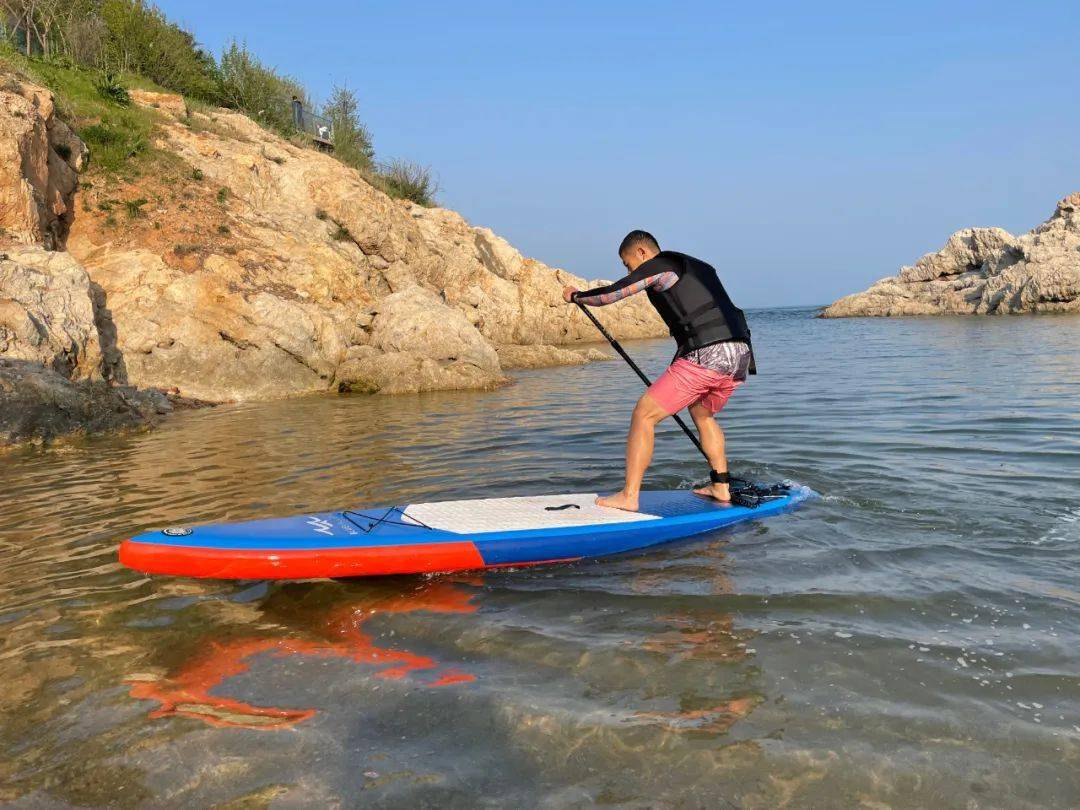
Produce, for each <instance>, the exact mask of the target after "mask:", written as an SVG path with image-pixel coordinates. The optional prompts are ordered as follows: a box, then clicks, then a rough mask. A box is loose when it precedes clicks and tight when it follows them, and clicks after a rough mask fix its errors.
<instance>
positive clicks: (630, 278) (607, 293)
mask: <svg viewBox="0 0 1080 810" xmlns="http://www.w3.org/2000/svg"><path fill="white" fill-rule="evenodd" d="M678 280H679V277H678V275H676V274H675V273H673V272H672V271H670V270H664V271H662V272H659V273H652V274H646V273H640V274H639V273H638V272H636V271H635V272H633V273H628V274H627V275H626V277H625V278H621V279H619V280H618V281H616V282H615V283H614V284H608V285H607V286H606V287H595V288H593V289H591V290H585V291H583V292H576V293H574V296H573V300H574V303H577V304H585V305H586V306H590V307H605V306H607V305H608V304H614V303H615V302H616V301H621V300H623V299H624V298H629V297H630V296H631V295H635V294H637V293H639V292H643V291H644V290H648V289H652V290H653V291H654V292H663V291H664V290H667V289H669V288H671V287H672V286H674V284H675V282H676V281H678Z"/></svg>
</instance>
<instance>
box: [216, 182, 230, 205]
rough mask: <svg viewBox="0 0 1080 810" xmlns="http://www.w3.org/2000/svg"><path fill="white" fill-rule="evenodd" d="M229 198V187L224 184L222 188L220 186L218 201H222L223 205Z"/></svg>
mask: <svg viewBox="0 0 1080 810" xmlns="http://www.w3.org/2000/svg"><path fill="white" fill-rule="evenodd" d="M228 199H229V190H228V189H227V188H225V186H222V187H221V188H219V189H218V190H217V201H218V202H219V203H221V204H222V205H224V204H225V202H226V201H227V200H228Z"/></svg>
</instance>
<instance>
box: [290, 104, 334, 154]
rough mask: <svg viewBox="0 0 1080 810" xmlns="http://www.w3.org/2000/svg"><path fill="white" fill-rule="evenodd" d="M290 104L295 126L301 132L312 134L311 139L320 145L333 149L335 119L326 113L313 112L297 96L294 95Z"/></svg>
mask: <svg viewBox="0 0 1080 810" xmlns="http://www.w3.org/2000/svg"><path fill="white" fill-rule="evenodd" d="M290 105H291V106H292V120H293V126H295V127H296V128H297V129H298V130H300V131H301V132H304V133H307V134H308V135H309V136H311V139H312V140H313V141H315V142H316V143H317V144H319V145H320V146H324V147H326V148H327V149H333V148H334V123H333V121H331V120H330V119H329V118H327V117H326V116H324V115H316V114H315V113H313V112H311V110H306V109H304V104H303V102H302V101H300V99H298V98H296V97H293V99H292V101H291V102H290Z"/></svg>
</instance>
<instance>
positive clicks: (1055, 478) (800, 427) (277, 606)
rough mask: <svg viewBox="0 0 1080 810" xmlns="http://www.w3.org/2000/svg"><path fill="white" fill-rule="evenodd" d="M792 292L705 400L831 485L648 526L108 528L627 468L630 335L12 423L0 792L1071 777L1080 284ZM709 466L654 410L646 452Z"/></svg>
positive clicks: (591, 478)
mask: <svg viewBox="0 0 1080 810" xmlns="http://www.w3.org/2000/svg"><path fill="white" fill-rule="evenodd" d="M810 315H811V313H810V311H808V310H786V311H769V312H756V313H752V326H753V328H754V334H755V338H756V341H757V345H758V359H759V365H760V367H761V370H762V374H761V375H760V376H758V377H756V378H753V379H752V380H751V382H750V384H748V385H746V386H744V387H743V388H742V389H740V390H739V391H738V392H737V393H736V395H735V397H734V398H733V399H732V402H731V404H730V405H729V407H728V409H727V410H726V411H725V412H724V414H723V418H722V420H721V421H722V424H724V426H725V428H726V429H727V433H728V442H729V452H730V454H731V456H732V462H733V467H734V469H735V470H736V471H737V472H739V473H742V474H744V475H748V476H752V477H755V478H760V479H770V480H775V479H779V478H791V479H794V480H796V481H799V482H801V483H804V484H807V485H809V486H811V487H813V488H814V489H815V490H817V491H819V492H820V493H822V494H823V497H822V498H821V499H819V500H815V501H812V502H810V503H808V504H806V505H804V506H803V507H802V508H801V509H799V510H798V511H796V512H793V513H791V514H787V515H783V516H780V517H775V518H771V519H769V520H767V521H763V522H761V523H757V524H748V525H744V526H743V527H740V528H737V529H735V530H733V531H732V530H729V531H724V532H721V533H718V534H716V535H714V536H711V537H705V538H703V539H697V540H694V541H689V542H685V543H681V544H675V545H670V546H666V547H662V548H659V549H656V550H653V551H651V552H649V553H647V554H644V555H640V556H633V557H622V558H617V559H611V560H607V561H599V562H586V563H578V564H574V565H563V566H555V567H548V568H536V569H529V570H521V571H499V572H494V573H482V574H471V575H461V576H447V577H436V578H422V577H397V578H392V579H383V580H379V581H350V582H340V581H324V582H303V583H289V584H267V583H258V582H246V583H223V582H200V581H186V580H171V579H166V578H153V579H151V578H147V577H144V576H140V575H139V574H136V573H134V572H131V571H128V570H125V569H123V568H121V567H120V566H119V565H118V564H117V562H116V545H117V542H118V541H119V540H120V539H122V538H123V537H125V536H128V535H130V534H131V533H133V532H136V531H140V530H144V529H148V528H153V527H159V526H162V525H168V524H176V523H194V522H200V521H224V520H239V519H247V518H254V517H264V516H280V515H288V514H293V513H297V512H302V511H313V510H323V509H333V508H340V507H344V506H354V505H373V504H388V503H402V502H407V501H410V500H419V499H435V498H459V497H471V496H480V495H494V494H499V495H505V494H516V493H521V494H531V493H544V492H560V491H562V492H565V491H575V490H576V491H593V490H596V489H610V488H613V487H617V486H618V485H619V483H620V474H621V453H622V442H623V436H624V430H625V423H626V421H627V417H628V415H629V411H630V409H631V407H632V405H633V401H634V399H635V398H636V396H637V395H638V393H639V386H638V383H637V381H636V378H634V376H633V375H632V374H631V373H630V372H629V371H628V370H627V369H626V367H625V366H624V365H622V364H621V363H620V362H611V363H596V364H593V365H590V366H587V367H577V368H558V369H547V370H540V371H532V372H521V373H517V374H516V375H515V376H516V377H517V383H516V384H515V385H513V386H510V387H507V388H504V389H502V390H499V391H495V392H490V393H446V394H431V395H421V396H404V397H393V398H391V397H386V398H380V397H374V398H366V397H351V398H346V397H327V398H311V399H301V400H294V401H288V402H278V403H269V404H257V405H244V406H235V407H221V408H217V409H213V410H206V411H199V412H192V413H182V414H177V415H175V416H174V417H173V418H171V419H170V420H169V421H168V422H167V423H166V424H165V425H164V427H162V428H160V429H159V430H157V431H155V432H152V433H148V434H143V435H137V436H128V437H122V438H117V437H110V438H101V439H95V440H88V441H85V442H81V443H79V444H77V445H74V446H69V447H66V448H62V449H56V450H51V451H47V452H39V451H28V452H20V453H18V454H15V455H9V456H5V457H2V458H0V465H2V466H0V559H2V562H3V564H2V565H0V751H2V753H3V755H2V756H0V802H3V801H8V802H11V803H12V804H13V806H15V807H41V806H67V805H76V804H78V805H100V804H115V805H118V806H170V805H172V806H175V805H189V806H209V805H211V804H214V803H218V802H227V801H229V800H241V805H242V806H259V805H261V804H262V803H264V802H271V803H274V802H276V803H279V804H281V805H285V806H296V805H306V804H311V805H315V806H335V805H340V806H358V805H362V806H365V807H366V806H450V807H476V806H485V805H487V806H514V807H530V806H549V807H566V806H588V805H591V804H606V805H613V806H626V807H653V806H658V805H659V806H680V807H699V806H701V807H705V806H708V807H715V806H747V807H775V806H778V805H783V804H785V803H790V804H792V805H796V806H807V805H809V806H834V805H838V804H840V805H857V804H860V803H863V804H866V805H868V806H883V805H886V806H894V807H908V806H910V807H924V806H927V805H929V804H931V803H933V804H934V805H936V806H942V807H960V806H964V807H1000V806H1009V807H1065V806H1076V805H1077V804H1080V582H1078V576H1077V572H1078V570H1080V407H1078V403H1080V368H1078V363H1077V358H1078V354H1080V352H1078V349H1080V318H1073V317H1026V318H969V319H963V318H955V319H954V318H940V319H902V320H861V319H860V320H843V321H821V320H815V319H812V318H811V317H810ZM629 348H630V350H631V352H632V353H633V354H634V355H635V356H637V357H638V358H640V359H641V360H642V361H643V364H644V365H645V366H646V367H647V368H648V370H649V371H650V372H651V373H656V372H658V371H659V370H660V369H661V368H662V367H663V365H664V363H665V361H666V360H667V358H668V356H669V352H670V347H669V345H668V343H667V342H665V341H649V342H639V343H633V344H630V346H629ZM704 474H705V470H704V468H703V465H702V464H701V463H700V462H699V460H698V458H697V456H696V453H695V451H694V450H693V448H691V447H690V445H689V443H688V442H687V441H686V439H685V437H683V436H682V435H681V434H680V433H678V431H677V430H676V429H673V428H670V427H669V428H667V429H665V430H663V431H662V433H661V435H660V436H659V438H658V443H657V458H656V462H655V465H654V467H653V469H652V471H651V474H650V477H649V480H648V484H649V485H651V486H653V487H658V488H660V487H676V486H683V485H686V484H688V483H690V482H693V481H699V480H701V479H702V478H703V477H704ZM245 799H246V800H248V802H249V803H250V804H247V803H244V802H243V800H245ZM875 803H877V804H875Z"/></svg>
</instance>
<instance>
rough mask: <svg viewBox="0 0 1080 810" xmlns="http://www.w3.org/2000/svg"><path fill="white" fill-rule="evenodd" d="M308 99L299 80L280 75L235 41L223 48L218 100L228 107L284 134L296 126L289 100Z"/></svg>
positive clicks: (304, 100) (219, 66)
mask: <svg viewBox="0 0 1080 810" xmlns="http://www.w3.org/2000/svg"><path fill="white" fill-rule="evenodd" d="M293 98H296V99H299V100H300V102H301V103H302V104H305V106H306V101H307V93H306V92H305V90H304V88H303V86H301V85H300V83H299V82H296V81H293V80H292V79H289V78H287V77H285V76H281V75H279V74H278V73H277V72H276V71H274V70H273V69H272V68H269V67H267V66H266V65H264V64H262V62H260V61H259V60H258V59H257V58H256V56H255V55H254V54H253V53H252V52H251V51H249V50H248V48H247V46H246V45H242V44H240V43H238V42H236V41H235V40H234V41H233V42H231V43H230V44H229V46H228V47H227V48H226V49H225V50H224V51H222V53H221V61H220V62H219V63H218V99H219V101H220V103H221V104H223V105H224V106H226V107H232V108H233V109H234V110H242V111H243V112H245V113H247V114H248V115H250V116H251V117H252V118H255V119H257V120H258V121H261V122H262V123H263V124H266V125H268V126H271V127H273V128H274V129H276V130H278V132H281V133H282V134H287V133H289V132H291V131H292V129H293V119H292V113H291V111H290V109H289V101H290V99H293Z"/></svg>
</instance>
